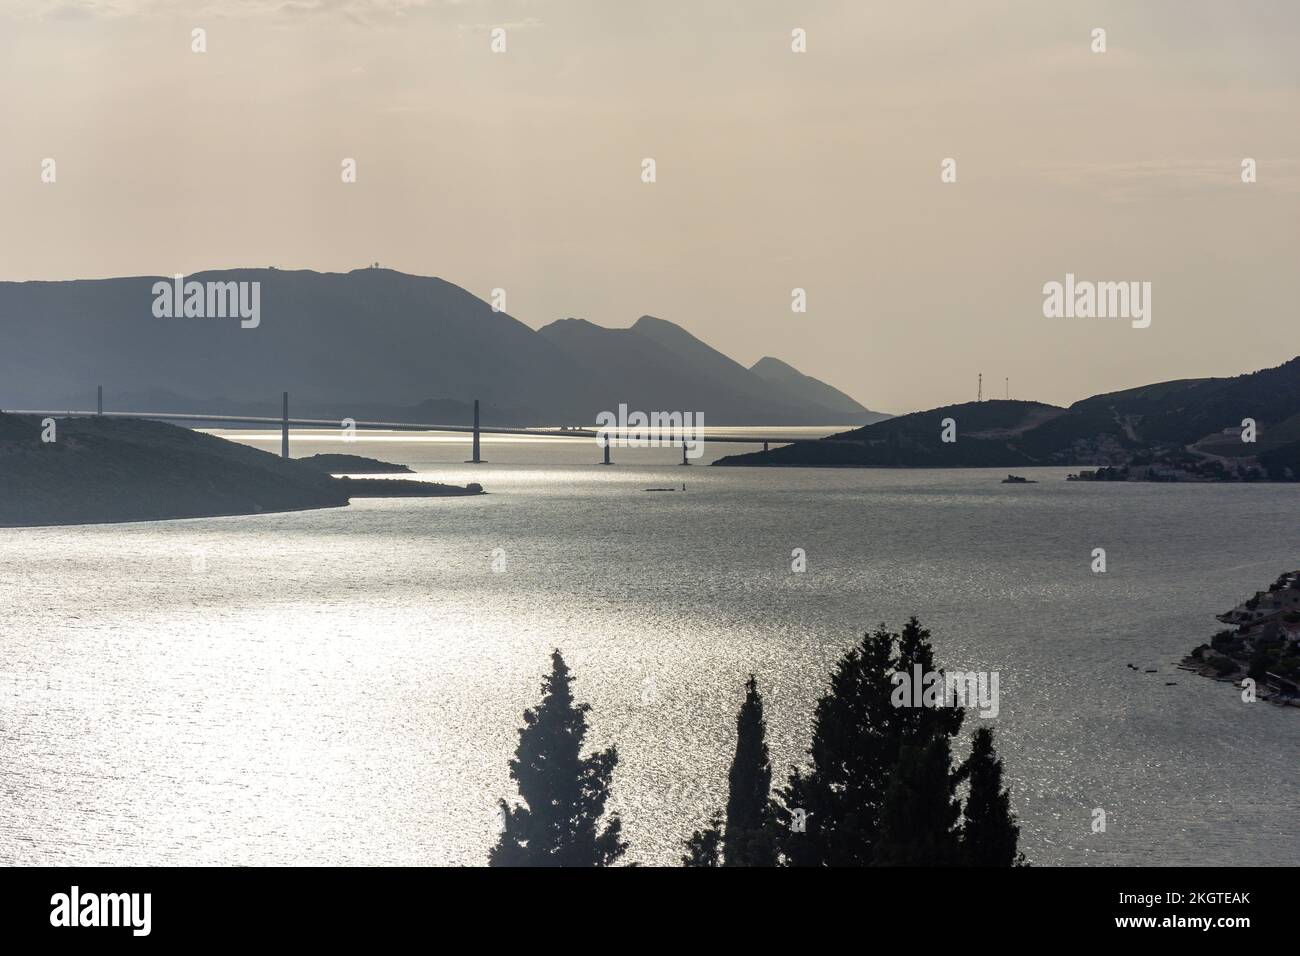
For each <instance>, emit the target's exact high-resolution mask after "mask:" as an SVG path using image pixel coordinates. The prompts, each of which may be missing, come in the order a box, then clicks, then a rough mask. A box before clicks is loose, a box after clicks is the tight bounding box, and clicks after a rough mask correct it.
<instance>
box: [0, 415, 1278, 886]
mask: <svg viewBox="0 0 1300 956" xmlns="http://www.w3.org/2000/svg"><path fill="white" fill-rule="evenodd" d="M361 437H362V440H361V441H358V442H357V443H355V444H348V445H345V444H343V443H341V442H334V441H325V440H321V439H319V438H307V437H305V436H304V437H298V436H295V441H294V445H293V453H294V454H295V456H297V455H306V454H312V453H314V452H318V451H338V452H350V453H359V454H366V455H372V456H374V457H379V458H384V459H386V460H390V461H398V462H403V463H407V464H410V465H411V466H412V467H414V468H416V469H417V470H418V471H419V472H420V473H421V477H427V478H430V479H435V480H446V481H453V482H457V483H463V482H466V481H470V480H474V481H479V482H481V483H482V484H483V485H484V486H485V487H486V488H487V489H488V491H489V492H490V494H489V495H487V496H483V497H479V498H472V499H431V500H419V499H407V500H375V501H363V502H359V503H357V504H354V505H352V506H351V507H348V508H341V509H331V510H323V511H311V512H300V513H294V514H281V515H267V516H249V517H235V518H219V519H203V520H190V521H170V522H161V523H154V524H134V525H104V526H95V527H74V528H41V529H26V530H0V595H2V596H3V615H2V616H0V657H2V659H0V682H2V683H0V689H2V690H3V694H4V700H3V704H4V706H3V711H2V712H0V720H2V723H0V747H2V748H3V753H2V754H0V780H2V781H3V793H4V801H5V808H4V812H3V813H0V862H3V863H7V864H37V863H40V864H147V863H156V864H180V863H216V864H281V863H312V864H399V863H400V864H444V863H465V864H481V863H483V862H484V861H485V858H486V853H487V849H488V847H489V846H490V844H491V843H492V841H493V839H494V837H495V834H496V831H497V827H498V818H497V811H496V800H497V798H498V797H501V796H509V795H511V794H512V793H513V787H512V785H511V781H510V780H509V778H508V776H507V766H506V765H507V761H508V759H509V757H510V755H511V753H512V751H513V748H514V746H515V743H516V731H517V728H518V726H519V724H520V723H521V712H522V710H523V709H524V707H526V706H529V705H531V704H533V703H535V702H536V700H537V698H538V693H539V690H538V688H539V683H540V679H541V676H542V674H543V672H544V671H545V670H546V668H547V666H548V658H547V655H548V652H549V651H550V650H551V648H553V647H559V648H562V649H563V651H564V653H565V656H566V659H567V660H568V662H569V664H570V666H571V667H572V668H573V670H574V672H575V675H576V678H577V685H576V689H577V693H578V695H579V698H580V699H586V700H588V701H590V702H591V704H592V705H593V710H592V712H591V721H592V733H591V742H592V743H593V744H598V745H601V746H604V745H606V744H608V743H610V742H617V744H618V748H619V755H620V758H621V759H620V763H619V766H618V769H617V771H616V774H615V800H614V805H615V808H616V809H618V810H619V811H620V812H621V813H622V814H623V816H624V820H625V832H626V835H627V836H628V838H629V839H630V840H631V843H632V848H631V850H630V852H629V854H628V858H629V859H630V860H639V861H644V862H657V863H676V862H677V859H678V856H679V855H680V852H681V850H680V844H681V840H682V839H683V838H684V836H685V835H687V834H688V833H689V832H690V831H691V830H692V829H693V828H695V827H698V826H699V825H700V824H701V823H702V822H703V821H704V819H705V817H706V816H707V815H708V812H709V811H710V809H711V808H713V807H715V806H718V805H720V804H721V802H722V799H723V794H724V790H725V781H726V770H727V766H728V762H729V760H730V751H731V748H732V746H733V743H734V719H735V710H736V707H737V705H738V703H739V700H740V698H741V696H742V682H743V681H744V679H745V678H746V676H747V675H748V674H749V673H750V672H753V673H755V674H757V675H758V678H759V682H760V686H761V688H762V690H763V692H764V694H765V697H766V700H767V708H768V726H769V735H770V742H771V745H772V749H773V757H774V763H775V764H776V765H777V766H778V767H779V768H782V770H783V769H784V768H786V767H787V766H788V765H789V764H790V763H791V762H792V761H796V760H799V759H800V758H801V754H802V750H803V749H804V747H806V745H807V740H808V721H809V714H810V711H811V708H812V705H813V702H814V700H815V698H816V696H817V694H818V693H819V691H820V690H821V688H822V687H823V685H824V682H825V675H826V673H827V671H828V669H829V668H830V666H831V664H832V663H833V661H834V660H835V658H836V657H837V656H838V655H839V654H841V653H842V652H843V651H844V650H845V648H846V647H848V646H849V645H850V644H851V643H852V642H853V641H854V640H855V639H856V638H857V636H858V635H859V634H860V632H861V631H862V630H863V629H864V628H866V627H868V626H870V625H873V624H874V623H876V622H878V621H881V620H884V621H888V622H890V623H891V625H897V624H899V623H901V621H902V620H903V619H904V618H905V617H906V616H907V615H909V614H911V613H916V614H918V615H919V616H920V617H921V619H922V621H923V623H925V624H927V625H928V626H929V627H931V628H932V630H933V631H934V640H935V645H936V650H937V654H938V657H939V659H940V661H941V662H942V663H943V664H945V665H946V666H948V667H953V668H964V669H988V670H997V671H999V672H1000V675H1001V684H1000V690H1001V712H1000V714H999V716H998V717H997V718H996V719H995V720H992V721H991V723H992V725H993V726H994V728H995V730H996V731H997V742H998V747H999V750H1000V751H1001V753H1002V756H1003V758H1004V761H1005V764H1006V768H1007V773H1008V782H1009V784H1010V786H1011V788H1012V791H1013V796H1012V799H1013V804H1014V807H1015V809H1016V810H1017V812H1018V813H1019V815H1020V818H1021V823H1022V828H1023V829H1022V848H1023V849H1024V850H1025V852H1026V854H1027V855H1028V857H1029V858H1030V860H1031V861H1033V862H1036V863H1067V864H1140V863H1155V864H1201V863H1227V864H1295V863H1297V862H1300V823H1297V821H1300V796H1298V794H1300V787H1298V785H1297V784H1298V780H1297V771H1298V768H1300V712H1297V711H1293V710H1290V711H1289V710H1283V709H1281V708H1278V707H1274V706H1271V705H1268V704H1264V703H1260V704H1254V705H1245V704H1243V703H1242V702H1241V701H1240V698H1239V696H1238V694H1237V692H1236V691H1234V690H1233V688H1232V687H1230V686H1229V685H1227V684H1220V683H1215V682H1213V681H1209V680H1206V679H1203V678H1200V677H1196V676H1195V675H1190V674H1187V673H1184V672H1181V671H1177V670H1175V669H1174V666H1173V665H1174V662H1176V661H1177V660H1178V659H1179V658H1181V657H1182V655H1183V654H1185V653H1186V652H1187V651H1188V650H1190V649H1191V648H1192V647H1194V646H1195V645H1196V644H1199V643H1201V642H1202V641H1205V640H1207V639H1208V638H1209V636H1210V635H1211V634H1212V633H1214V631H1215V630H1216V629H1217V628H1218V626H1219V625H1218V623H1217V622H1216V621H1215V620H1214V617H1213V615H1214V614H1215V613H1216V612H1219V611H1222V610H1225V609H1226V608H1228V607H1230V606H1232V605H1233V604H1235V603H1237V602H1238V601H1240V600H1241V599H1243V598H1245V597H1246V596H1248V595H1249V594H1251V593H1253V592H1254V591H1255V590H1257V589H1259V588H1263V587H1266V586H1267V585H1268V584H1269V583H1270V582H1271V581H1272V580H1273V579H1274V578H1275V577H1276V576H1277V575H1278V574H1279V573H1280V572H1281V571H1283V570H1286V569H1291V568H1295V567H1296V566H1297V565H1300V547H1297V544H1298V543H1300V534H1298V533H1297V532H1298V531H1300V522H1298V521H1297V515H1298V514H1300V507H1297V505H1298V504H1300V491H1298V490H1297V488H1296V487H1295V486H1290V487H1288V486H1281V485H1270V486H1253V487H1248V486H1232V485H1220V486H1214V485H1202V486H1197V485H1146V484H1081V483H1067V482H1065V481H1064V480H1063V479H1064V476H1065V469H1041V470H1030V471H1028V472H1026V474H1028V475H1029V476H1030V477H1035V478H1038V479H1039V480H1040V483H1039V484H1036V485H1027V486H1019V487H1017V486H1008V485H1002V484H999V482H998V479H999V478H1001V477H1002V475H1001V474H999V473H995V472H992V471H985V470H966V471H930V470H879V471H858V470H809V469H723V468H705V467H699V466H696V467H692V468H683V467H680V466H679V465H677V464H675V462H676V461H677V460H679V454H678V453H677V452H674V451H672V450H634V451H628V450H621V449H616V451H615V462H616V464H615V466H614V467H610V468H604V467H601V466H599V465H596V464H595V462H596V461H597V460H598V457H599V456H598V451H597V449H595V448H593V447H592V445H591V444H590V443H586V442H581V443H579V442H564V441H555V440H550V441H534V440H530V439H526V438H525V439H496V440H489V441H486V442H485V445H484V455H485V457H487V458H489V459H490V460H491V463H490V464H485V465H477V466H474V465H467V464H462V462H463V460H464V459H465V458H466V457H468V454H467V452H468V446H467V444H466V443H465V442H464V440H463V439H462V438H459V437H457V438H455V439H451V438H446V437H444V438H441V439H438V438H433V439H431V438H429V437H421V436H384V435H378V436H373V435H363V436H361ZM248 440H250V441H252V442H253V443H257V444H259V445H260V446H261V447H266V448H275V447H276V443H277V442H278V435H253V436H248ZM711 450H712V449H711ZM726 450H740V449H737V448H732V449H726ZM707 460H708V458H707V457H706V458H705V459H704V461H707ZM543 463H544V464H543ZM683 481H685V483H686V490H685V491H681V490H680V485H681V482H683ZM670 485H675V486H676V487H678V489H679V490H677V491H674V492H646V491H645V490H644V489H645V488H648V487H665V486H670ZM1097 547H1104V548H1105V549H1106V551H1107V555H1108V563H1109V570H1108V572H1107V573H1106V574H1101V575H1097V574H1093V573H1091V572H1090V570H1089V563H1090V560H1091V558H1090V554H1091V551H1092V549H1093V548H1097ZM794 548H803V549H805V550H806V552H807V562H808V565H807V572H806V573H803V574H793V573H791V571H790V561H791V551H792V549H794ZM498 549H500V550H499V551H498ZM494 552H495V553H496V555H497V556H498V557H499V558H500V557H503V558H504V562H505V567H504V570H503V571H501V572H499V573H497V572H494V571H493V557H494ZM498 564H499V562H498ZM1127 664H1134V665H1136V666H1137V667H1138V668H1139V670H1138V671H1133V670H1131V669H1129V668H1128V667H1127V666H1126V665H1127ZM1151 667H1154V668H1156V669H1157V673H1154V674H1148V673H1144V672H1143V669H1145V668H1151ZM1167 681H1176V682H1177V684H1176V686H1166V682H1167ZM979 722H980V719H979V718H978V717H974V716H971V717H968V720H967V724H966V731H967V732H969V730H970V729H971V728H972V727H973V726H975V725H977V724H978V723H979ZM963 749H964V747H963ZM1096 807H1101V808H1104V809H1105V810H1106V811H1107V814H1108V829H1107V832H1105V833H1103V834H1094V833H1092V832H1091V829H1090V823H1091V821H1092V810H1093V809H1094V808H1096Z"/></svg>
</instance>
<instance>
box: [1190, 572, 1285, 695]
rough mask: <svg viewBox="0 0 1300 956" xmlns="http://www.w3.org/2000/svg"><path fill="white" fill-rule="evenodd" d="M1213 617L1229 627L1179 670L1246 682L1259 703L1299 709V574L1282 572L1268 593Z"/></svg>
mask: <svg viewBox="0 0 1300 956" xmlns="http://www.w3.org/2000/svg"><path fill="white" fill-rule="evenodd" d="M1216 616H1217V617H1218V619H1219V620H1220V621H1222V622H1223V623H1224V624H1229V625H1232V627H1230V628H1228V629H1226V630H1222V631H1220V632H1219V633H1218V634H1215V635H1214V637H1213V638H1212V639H1211V640H1210V643H1208V644H1202V645H1201V646H1200V647H1198V648H1196V649H1195V650H1194V651H1192V653H1191V654H1189V655H1188V656H1187V657H1185V658H1183V661H1182V663H1181V665H1180V667H1181V668H1182V669H1183V670H1189V671H1194V672H1195V673H1197V674H1200V675H1201V676H1202V677H1210V678H1213V679H1215V680H1221V681H1231V682H1232V683H1234V684H1240V683H1241V681H1242V679H1243V678H1247V677H1249V678H1250V679H1251V680H1253V681H1254V682H1255V686H1256V693H1257V694H1258V696H1259V698H1260V699H1261V700H1271V701H1273V702H1274V703H1277V704H1284V705H1289V706H1292V707H1300V571H1288V572H1286V573H1285V574H1283V575H1281V576H1280V577H1279V578H1278V579H1277V580H1276V581H1274V582H1273V583H1272V584H1271V585H1270V586H1269V589H1268V590H1267V591H1257V592H1256V593H1255V596H1254V597H1252V598H1249V599H1248V600H1246V601H1243V602H1242V603H1241V604H1238V605H1237V606H1236V607H1235V608H1233V609H1232V610H1231V611H1227V612H1225V613H1223V614H1219V615H1216Z"/></svg>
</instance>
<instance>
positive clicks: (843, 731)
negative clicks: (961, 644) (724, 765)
mask: <svg viewBox="0 0 1300 956" xmlns="http://www.w3.org/2000/svg"><path fill="white" fill-rule="evenodd" d="M915 666H919V667H920V669H921V673H922V674H925V673H928V672H932V671H933V670H934V652H933V649H932V648H931V645H930V632H929V631H928V630H926V629H925V628H923V627H921V625H920V623H919V622H918V621H917V619H916V618H915V617H912V618H910V619H909V620H908V622H907V624H906V625H905V626H904V627H903V630H902V633H891V632H890V631H889V630H888V629H887V628H886V627H885V625H883V624H881V625H880V626H879V627H877V628H876V630H875V632H874V633H869V634H864V635H863V637H862V641H861V643H859V644H858V645H857V646H855V647H853V648H851V649H850V650H849V651H848V653H846V654H845V655H844V657H842V658H841V659H840V660H839V662H838V663H837V664H836V668H835V671H834V673H833V674H832V675H831V687H830V691H829V692H828V693H827V694H825V695H823V696H822V697H821V698H820V699H819V700H818V701H817V707H816V709H815V711H814V713H813V737H812V744H811V746H810V747H809V748H808V756H809V757H810V758H811V766H810V767H809V768H808V769H807V770H806V771H805V770H802V769H800V768H795V769H794V770H792V771H791V773H790V776H789V780H788V782H787V784H786V786H785V787H783V788H781V789H780V790H778V797H779V800H778V801H775V802H774V804H773V816H774V818H775V821H776V826H775V828H774V832H775V834H776V838H777V841H778V847H779V850H780V853H781V856H782V859H783V861H784V862H785V863H787V864H789V865H792V866H868V865H871V864H872V863H873V862H875V861H876V857H877V854H876V846H875V845H876V842H877V840H878V838H879V835H880V828H881V822H882V821H881V814H882V811H883V807H884V803H885V798H886V793H887V790H888V788H889V785H890V782H891V777H892V776H893V775H894V771H895V768H896V767H897V765H898V763H899V760H900V757H901V755H902V750H903V747H904V746H905V745H910V746H913V747H915V748H917V749H918V751H922V753H919V754H918V755H916V756H914V757H912V758H911V760H912V762H913V763H915V764H917V765H918V766H917V773H922V772H925V771H928V770H930V769H932V768H931V767H930V762H934V761H937V760H938V755H936V754H932V753H924V752H923V751H924V749H925V746H926V745H927V744H928V743H930V742H931V741H933V740H942V741H944V745H943V746H944V748H945V752H947V751H946V748H947V746H948V744H947V740H948V738H949V737H951V736H952V735H953V734H955V733H957V731H958V729H960V727H961V723H962V718H963V711H962V709H961V708H959V707H952V706H949V707H911V706H906V707H896V706H894V704H893V702H892V699H891V698H892V692H893V689H894V686H895V683H894V680H893V676H894V674H895V673H896V672H903V673H906V674H907V675H909V678H910V677H911V676H912V675H913V674H914V670H913V668H914V667H915ZM923 758H924V759H923ZM946 769H947V768H946V767H945V771H946ZM953 786H955V784H953V785H949V783H948V782H946V783H945V789H944V792H945V793H951V792H952V788H953ZM796 810H802V811H803V813H804V826H805V832H803V833H800V832H797V831H796V829H795V824H796V822H797V817H796V814H795V811H796ZM939 815H940V816H942V815H943V814H939ZM939 842H940V843H942V842H943V840H942V839H940V841H939Z"/></svg>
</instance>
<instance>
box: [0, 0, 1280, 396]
mask: <svg viewBox="0 0 1300 956" xmlns="http://www.w3.org/2000/svg"><path fill="white" fill-rule="evenodd" d="M495 26H504V27H505V28H506V31H507V32H506V42H507V52H505V53H499V54H498V53H493V52H492V51H491V49H490V43H491V38H490V31H491V29H492V28H493V27H495ZM194 27H202V28H204V29H206V31H207V52H206V53H203V54H197V53H193V52H191V30H192V29H193V28H194ZM1095 27H1102V28H1104V29H1105V30H1106V44H1107V50H1106V52H1105V53H1094V52H1092V50H1091V46H1092V43H1093V40H1092V36H1091V32H1092V30H1093V28H1095ZM795 28H802V29H803V30H805V31H806V32H807V52H806V53H802V54H799V53H793V52H792V51H791V49H790V46H791V31H792V30H793V29H795ZM0 89H2V90H3V91H4V92H3V93H0V137H2V139H0V143H2V145H0V210H2V213H3V218H4V228H3V229H2V230H0V278H2V279H36V278H39V279H54V278H80V277H102V276H115V275H138V274H171V273H174V272H192V271H198V270H202V269H212V268H226V267H234V266H254V265H255V266H264V265H277V266H280V267H282V268H311V269H318V270H323V271H346V270H348V269H352V268H356V267H358V266H361V265H364V264H366V263H369V262H371V261H374V260H378V261H379V262H381V263H382V264H383V265H386V266H390V267H392V268H396V269H400V270H402V271H406V272H412V273H419V274H424V275H437V276H441V277H443V278H445V279H448V280H450V281H452V282H455V283H457V284H458V285H462V286H464V287H465V288H467V289H469V290H470V291H472V292H474V293H475V294H477V295H480V296H482V297H484V298H486V297H488V295H489V294H490V290H491V289H492V288H494V287H503V288H505V289H506V291H507V296H508V301H507V311H509V312H510V313H511V314H512V315H514V316H516V317H517V318H519V319H520V320H521V321H523V322H526V323H527V324H529V325H531V326H533V327H540V326H542V325H545V324H546V323H548V322H550V321H552V320H554V319H557V318H562V317H565V316H579V317H583V318H587V319H590V320H592V321H593V322H597V323H600V324H602V325H609V326H626V325H630V324H631V323H632V322H633V321H635V319H636V318H637V317H638V316H640V315H642V314H645V313H649V314H654V315H658V316H661V317H663V318H666V319H670V320H672V321H674V322H677V323H679V324H681V325H682V326H684V327H685V328H687V329H689V330H690V331H691V332H693V333H695V334H696V335H698V336H699V337H701V338H703V339H704V340H705V341H707V342H709V343H710V344H712V345H714V346H716V347H718V348H720V349H722V350H723V351H724V352H726V353H727V354H729V355H731V356H733V357H734V358H736V359H738V360H739V361H742V362H744V363H746V364H749V363H752V362H753V361H755V360H756V359H758V358H760V357H761V356H763V355H774V356H777V357H779V358H782V359H784V360H786V361H789V362H791V363H792V364H794V365H796V366H797V367H799V368H800V369H802V370H803V371H805V372H807V373H809V374H812V375H816V376H818V377H820V378H823V379H825V380H826V381H828V382H830V383H831V384H833V385H836V386H837V387H839V388H842V389H844V390H845V391H847V392H849V393H850V394H852V395H853V396H854V397H855V398H857V399H858V400H859V401H861V402H863V403H864V404H866V405H868V406H870V407H872V408H876V409H880V410H883V411H894V412H898V411H908V410H913V409H917V408H924V407H930V406H935V405H941V404H947V403H950V402H956V401H965V400H968V399H971V398H974V395H975V379H976V374H977V373H978V372H983V373H984V380H985V385H986V395H988V394H996V395H1001V393H1002V388H1003V378H1004V377H1005V376H1010V378H1011V392H1012V395H1013V397H1019V398H1037V399H1041V400H1044V401H1050V402H1055V403H1061V404H1066V403H1069V402H1071V401H1075V400H1077V399H1079V398H1082V397H1085V396H1086V395H1089V394H1092V393H1095V392H1098V391H1103V390H1108V389H1115V388H1123V387H1129V386H1135V385H1139V384H1144V383H1147V382H1151V381H1159V380H1162V379H1168V378H1180V377H1191V376H1201V375H1212V374H1218V375H1226V374H1235V373H1238V372H1242V371H1247V370H1253V369H1256V368H1260V367H1265V366H1269V365H1276V364H1278V363H1279V362H1281V361H1283V360H1285V359H1287V358H1289V357H1292V356H1294V355H1296V354H1297V353H1300V333H1298V331H1297V330H1298V329H1300V315H1298V310H1297V304H1298V303H1300V3H1295V2H1290V0H1277V2H1264V0H1231V2H1229V0H1223V2H1200V0H1164V2H1161V0H1122V2H1092V3H1089V2H1068V3H1067V2H1054V0H1053V2H1046V0H1025V2H1016V0H1001V2H998V0H952V2H937V0H935V2H926V0H894V2H891V3H868V2H864V0H845V2H840V0H821V2H818V0H811V2H775V0H734V2H710V0H689V2H678V0H656V2H653V3H632V2H630V0H512V2H491V0H221V2H212V3H208V2H192V0H165V2H164V0H50V2H44V0H0ZM46 157H52V158H54V159H55V160H56V162H57V177H58V178H57V182H56V183H55V184H53V185H50V184H44V183H42V182H41V181H40V176H41V162H42V160H43V159H44V158H46ZM345 157H353V158H355V159H356V160H357V164H358V181H357V182H356V183H352V184H344V183H342V182H341V177H340V163H341V161H342V160H343V159H344V158H345ZM645 157H652V158H653V159H654V160H655V161H656V164H657V177H658V178H657V182H655V183H653V184H646V183H643V182H642V181H641V161H642V159H643V158H645ZM945 157H953V158H955V159H956V161H957V182H956V183H951V184H945V183H942V182H941V181H940V164H941V162H942V160H943V159H944V158H945ZM1246 157H1250V158H1253V159H1255V160H1256V161H1257V163H1258V182H1256V183H1253V184H1243V183H1242V182H1241V162H1242V160H1243V159H1244V158H1246ZM1067 272H1072V273H1074V274H1075V275H1076V276H1077V277H1079V278H1080V279H1093V280H1105V281H1125V280H1134V281H1149V282H1151V283H1152V303H1151V305H1152V322H1151V326H1150V328H1146V329H1134V328H1132V327H1131V325H1130V323H1129V322H1127V321H1124V320H1122V319H1121V320H1116V319H1048V318H1044V317H1043V311H1042V306H1043V293H1042V288H1043V284H1044V283H1046V282H1049V281H1052V280H1056V281H1062V280H1063V279H1064V277H1065V274H1066V273H1067ZM795 287H801V288H804V289H806V290H807V302H808V311H807V313H806V314H795V313H792V311H791V308H790V303H791V289H793V288H795ZM271 320H272V317H271V316H267V317H266V321H271Z"/></svg>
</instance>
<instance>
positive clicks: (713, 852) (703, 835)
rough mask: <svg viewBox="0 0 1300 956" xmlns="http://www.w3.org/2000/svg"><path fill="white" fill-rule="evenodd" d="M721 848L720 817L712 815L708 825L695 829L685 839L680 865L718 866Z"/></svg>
mask: <svg viewBox="0 0 1300 956" xmlns="http://www.w3.org/2000/svg"><path fill="white" fill-rule="evenodd" d="M721 850H722V817H720V816H719V815H718V814H716V813H715V814H714V815H713V819H712V820H710V821H709V825H708V826H707V827H705V828H704V829H703V830H696V831H695V832H694V833H692V834H691V836H690V839H689V840H687V841H686V854H685V855H684V856H683V857H682V866H718V865H719V862H720V859H721V857H720V853H721Z"/></svg>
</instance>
